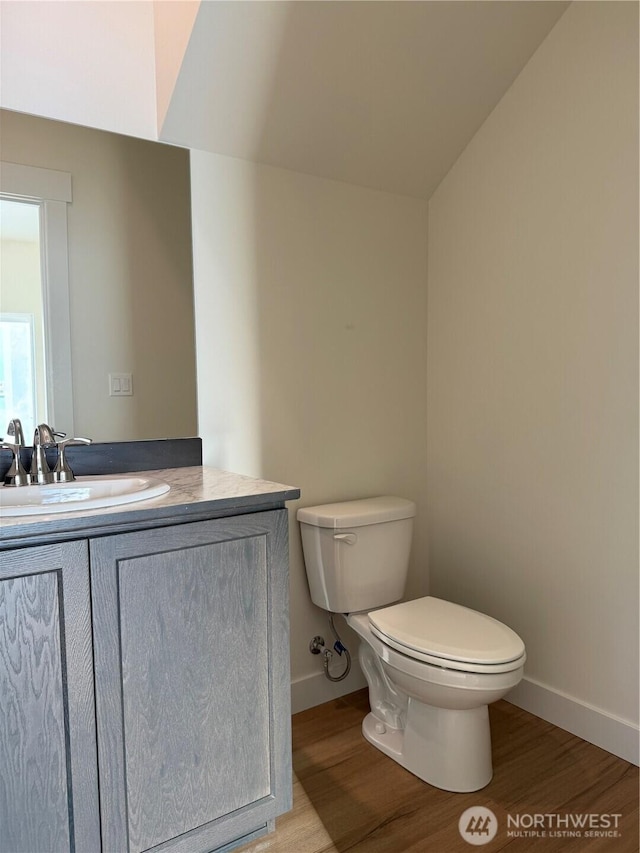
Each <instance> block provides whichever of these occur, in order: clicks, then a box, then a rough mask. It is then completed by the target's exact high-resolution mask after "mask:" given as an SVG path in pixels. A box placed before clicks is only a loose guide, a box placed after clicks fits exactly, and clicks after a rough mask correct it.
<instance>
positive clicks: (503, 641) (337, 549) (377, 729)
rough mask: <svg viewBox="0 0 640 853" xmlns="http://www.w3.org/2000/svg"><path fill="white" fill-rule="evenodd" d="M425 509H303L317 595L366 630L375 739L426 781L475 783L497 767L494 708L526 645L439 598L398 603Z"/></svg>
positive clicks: (465, 787) (377, 504)
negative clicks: (415, 526) (417, 518)
mask: <svg viewBox="0 0 640 853" xmlns="http://www.w3.org/2000/svg"><path fill="white" fill-rule="evenodd" d="M414 515H415V505H414V504H413V503H412V502H411V501H406V500H404V499H402V498H393V497H382V498H369V499H363V500H358V501H347V502H341V503H335V504H325V505H322V506H319V507H306V508H303V509H300V510H298V520H299V522H300V526H301V532H302V542H303V551H304V557H305V566H306V570H307V576H308V579H309V587H310V591H311V597H312V600H313V601H314V602H315V603H316V604H318V605H319V606H321V607H323V608H324V609H325V610H329V611H330V612H332V613H342V614H344V615H345V616H346V618H347V622H348V624H349V625H350V626H351V627H352V628H353V630H354V631H355V632H356V633H357V634H358V636H359V637H360V640H361V642H360V648H359V660H360V666H361V668H362V671H363V673H364V676H365V678H366V680H367V684H368V687H369V703H370V706H371V711H370V713H369V714H367V716H366V717H365V719H364V721H363V724H362V731H363V734H364V737H365V738H366V739H367V740H368V741H369V742H370V743H371V744H373V745H374V746H375V747H376V748H378V749H380V750H381V751H382V752H383V753H385V754H386V755H388V756H389V757H390V758H392V759H393V760H394V761H396V762H398V763H399V764H401V765H402V766H403V767H405V768H406V769H407V770H409V771H410V772H412V773H413V774H415V775H416V776H418V777H419V778H420V779H423V780H424V781H425V782H428V783H430V784H432V785H434V786H436V787H438V788H443V789H444V790H448V791H456V792H470V791H476V790H479V789H480V788H482V787H484V786H485V785H487V784H488V782H489V781H490V780H491V778H492V775H493V768H492V759H491V732H490V727H489V713H488V705H489V704H490V703H491V702H495V701H497V700H498V699H501V698H502V697H503V696H505V695H506V693H507V692H508V691H509V690H511V689H512V688H513V687H515V686H516V684H518V682H519V681H520V679H521V678H522V675H523V667H524V663H525V659H526V653H525V648H524V643H523V642H522V640H521V639H520V637H519V636H518V635H517V634H516V633H515V632H514V631H512V630H511V629H510V628H508V627H507V626H506V625H503V624H502V623H501V622H498V621H497V620H495V619H493V618H491V617H489V616H486V615H484V614H482V613H478V612H477V611H475V610H471V609H469V608H467V607H463V606H461V605H459V604H455V603H452V602H448V601H443V600H442V599H438V598H434V597H432V596H426V597H424V598H420V599H416V600H413V601H407V602H402V603H399V604H398V603H396V604H391V602H393V601H397V599H398V598H400V597H401V595H402V591H403V589H404V583H405V579H406V572H407V567H408V558H409V549H410V540H411V533H412V524H411V522H412V519H413V516H414ZM388 604H390V606H382V605H388Z"/></svg>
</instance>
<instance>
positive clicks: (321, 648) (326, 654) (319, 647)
mask: <svg viewBox="0 0 640 853" xmlns="http://www.w3.org/2000/svg"><path fill="white" fill-rule="evenodd" d="M329 625H330V627H331V630H332V632H333V635H334V637H335V638H336V641H335V643H334V644H333V649H334V651H336V652H337V653H338V654H339V655H342V654H343V653H344V657H345V660H346V662H347V663H346V666H345V668H344V672H342V673H340V675H331V673H330V672H329V663H330V662H331V658H332V657H333V652H332V651H331V649H327V648H326V647H325V644H324V638H323V637H319V636H318V637H314V638H313V640H311V642H310V643H309V651H310V652H311V654H312V655H319V654H321V655H322V665H323V667H324V674H325V675H326V677H327V678H328V679H329V681H342V680H343V679H344V678H346V677H347V676H348V675H349V672H350V670H351V655H350V654H349V649H348V648H347V647H346V646H345V645H343V643H342V640H341V639H340V637H339V636H338V632H337V631H336V626H335V625H334V624H333V613H330V614H329Z"/></svg>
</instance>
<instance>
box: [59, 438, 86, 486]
mask: <svg viewBox="0 0 640 853" xmlns="http://www.w3.org/2000/svg"><path fill="white" fill-rule="evenodd" d="M54 435H59V433H54ZM62 435H63V436H64V433H63V434H62ZM70 444H91V439H90V438H80V437H78V438H67V439H66V440H65V441H59V442H57V445H56V446H57V448H58V461H57V462H56V467H55V468H54V469H53V479H54V480H55V482H56V483H70V482H71V481H72V480H75V478H76V477H75V474H74V473H73V471H72V470H71V468H70V467H69V463H68V462H67V457H66V454H65V450H66V448H67V447H68V446H69V445H70Z"/></svg>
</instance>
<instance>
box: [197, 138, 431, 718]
mask: <svg viewBox="0 0 640 853" xmlns="http://www.w3.org/2000/svg"><path fill="white" fill-rule="evenodd" d="M191 172H192V199H193V222H194V278H195V303H196V336H197V344H198V406H199V426H200V434H201V435H202V438H203V441H204V452H205V462H206V463H208V464H213V465H217V466H222V467H225V468H231V469H233V470H236V471H240V472H243V473H248V474H252V475H259V476H262V477H266V478H267V479H274V480H277V481H279V482H285V483H289V484H292V485H294V486H298V487H300V489H301V490H302V499H301V502H300V503H301V504H304V505H312V504H317V503H322V502H326V501H333V500H347V499H350V498H356V497H359V496H362V497H365V496H370V495H376V494H389V493H391V494H398V495H401V496H404V497H408V498H412V499H414V500H416V501H417V503H418V505H419V517H418V524H417V528H418V529H417V533H416V537H415V543H414V553H413V564H412V567H411V580H410V584H409V593H410V594H413V595H419V594H420V593H422V592H424V590H425V589H426V585H425V584H426V577H425V543H424V538H423V528H424V523H425V518H426V516H425V499H424V487H425V476H424V474H425V452H426V447H425V430H424V427H425V419H426V410H425V402H426V393H425V372H426V341H425V329H426V289H425V281H426V239H425V235H426V229H427V218H426V203H425V202H421V201H418V200H416V199H410V198H406V197H402V196H395V195H390V194H388V193H380V192H375V191H371V190H366V189H362V188H359V187H354V186H351V185H348V184H343V183H337V182H333V181H329V180H324V179H320V178H314V177H309V176H306V175H301V174H298V173H295V172H290V171H286V170H283V169H277V168H271V167H266V166H256V165H253V164H250V163H246V162H244V161H240V160H234V159H231V158H227V157H220V156H216V155H212V154H207V153H203V152H192V162H191ZM295 508H296V504H295V503H294V504H293V505H292V512H291V519H292V524H291V645H292V678H293V681H294V703H295V704H296V705H297V707H301V706H302V705H303V704H313V703H314V702H315V701H323V699H325V698H328V697H329V696H330V695H331V692H332V691H331V688H330V685H329V682H328V681H326V679H324V677H323V675H322V669H321V664H320V661H319V659H318V658H316V657H313V656H311V655H310V654H309V650H308V645H309V641H310V640H311V638H312V637H313V636H314V634H316V633H320V634H323V635H324V636H325V639H327V640H329V639H330V638H331V635H330V633H329V630H328V624H327V616H326V614H325V613H323V612H322V611H320V610H319V609H317V608H315V607H314V606H313V605H312V604H311V602H310V599H309V592H308V588H307V582H306V575H305V571H304V564H303V560H302V554H301V548H300V538H299V532H298V526H297V523H296V522H295V512H294V510H295ZM346 634H347V632H346V631H345V635H346ZM350 645H351V650H352V651H353V652H354V653H355V652H356V650H357V644H356V643H355V642H354V641H353V638H351V640H350ZM354 656H355V654H354ZM356 669H357V668H356ZM355 686H359V683H356V684H355ZM339 689H340V690H341V691H342V692H348V691H349V690H350V689H354V682H353V681H352V680H350V681H347V682H345V683H344V684H341V685H340V686H339Z"/></svg>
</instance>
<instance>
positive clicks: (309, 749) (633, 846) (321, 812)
mask: <svg viewBox="0 0 640 853" xmlns="http://www.w3.org/2000/svg"><path fill="white" fill-rule="evenodd" d="M368 710H369V705H368V701H367V693H366V690H361V691H358V692H357V693H352V694H351V695H349V696H345V697H343V698H342V699H338V700H335V701H332V702H328V703H326V704H325V705H321V706H319V707H317V708H312V709H310V710H308V711H303V712H302V713H300V714H296V715H294V717H293V768H294V774H295V775H294V790H293V798H294V806H293V810H292V811H291V812H289V813H288V814H286V815H283V816H282V817H280V818H279V819H278V820H277V822H276V831H275V833H273V834H271V835H270V836H266V837H264V838H262V839H260V840H259V841H254V842H252V843H250V844H247V845H245V846H244V847H242V848H240V850H241V851H242V853H346V851H349V853H458V851H460V853H470V851H471V850H474V849H475V850H482V851H487V853H492V851H496V850H504V849H508V851H509V853H521V851H529V850H534V851H536V853H555V851H559V850H562V851H569V853H596V851H603V853H637V851H638V850H639V849H640V847H639V843H638V768H637V767H635V766H634V765H632V764H629V763H627V762H626V761H622V760H621V759H619V758H616V757H614V756H612V755H610V754H609V753H608V752H605V751H604V750H602V749H599V748H598V747H596V746H593V745H592V744H589V743H586V741H583V740H580V738H577V737H574V736H573V735H571V734H569V733H567V732H565V731H563V730H562V729H558V728H556V727H555V726H552V725H551V724H550V723H547V722H545V721H544V720H541V719H539V718H538V717H534V716H533V715H532V714H528V713H527V712H525V711H522V710H520V709H519V708H516V707H515V706H514V705H510V704H509V703H508V702H504V701H502V702H496V703H495V704H494V705H492V706H491V708H490V712H491V730H492V737H493V764H494V777H493V779H492V781H491V782H490V784H489V785H488V786H487V787H486V788H484V789H483V790H482V791H478V792H476V793H473V794H451V793H448V792H446V791H440V790H438V789H437V788H433V787H432V786H430V785H427V784H426V783H424V782H422V781H420V780H419V779H417V778H416V777H415V776H413V775H412V774H411V773H409V772H407V771H406V770H404V769H403V768H402V767H400V766H399V765H398V764H396V763H395V762H394V761H392V760H391V759H389V758H387V757H386V756H384V755H383V754H382V753H381V752H379V751H378V750H377V749H375V748H374V747H373V746H371V745H370V744H369V743H367V741H365V740H364V738H363V737H362V734H361V731H360V726H361V723H362V719H363V717H364V715H365V714H366V712H367V711H368ZM470 806H486V807H487V808H489V809H491V810H492V811H493V812H494V813H495V814H496V816H497V817H498V821H499V829H498V833H497V835H496V837H495V838H494V839H493V840H492V841H490V842H489V843H487V844H484V845H482V846H475V845H471V844H469V843H468V842H467V841H465V840H464V839H463V838H462V837H461V836H460V834H459V831H458V820H459V818H460V815H461V814H462V812H463V811H464V810H465V809H467V808H469V807H470ZM585 813H588V814H621V815H622V817H621V818H620V819H619V826H618V830H617V831H618V833H619V834H618V836H617V837H613V838H610V837H607V838H586V837H584V835H583V837H580V838H567V837H549V834H548V835H547V837H533V838H532V837H524V838H517V837H509V836H508V834H507V826H506V823H507V815H511V816H512V818H513V817H514V816H517V815H523V814H558V815H568V814H585ZM511 831H512V832H513V829H512V830H511Z"/></svg>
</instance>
